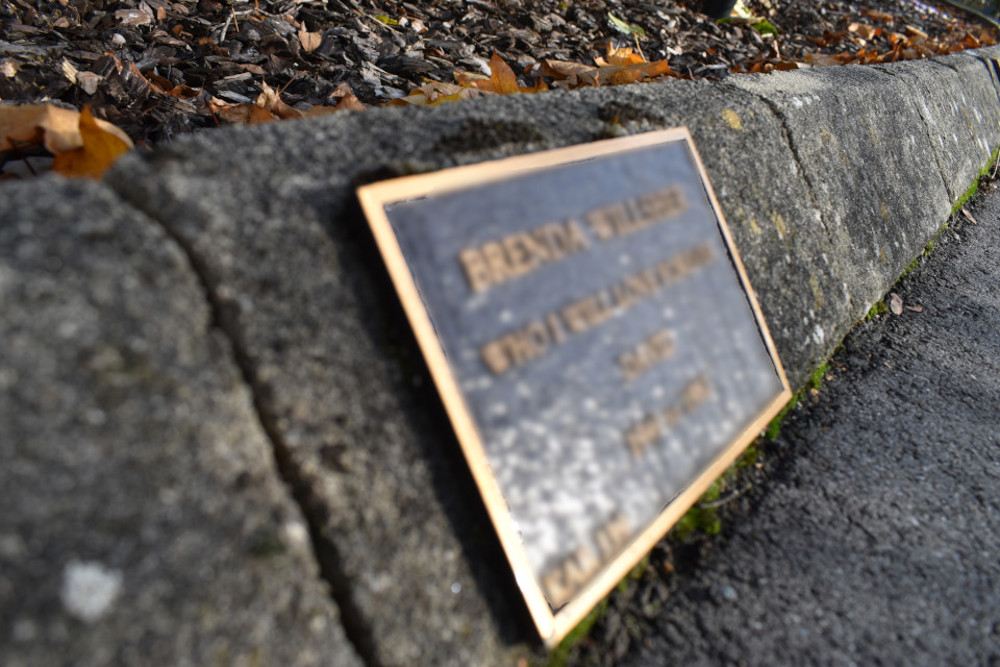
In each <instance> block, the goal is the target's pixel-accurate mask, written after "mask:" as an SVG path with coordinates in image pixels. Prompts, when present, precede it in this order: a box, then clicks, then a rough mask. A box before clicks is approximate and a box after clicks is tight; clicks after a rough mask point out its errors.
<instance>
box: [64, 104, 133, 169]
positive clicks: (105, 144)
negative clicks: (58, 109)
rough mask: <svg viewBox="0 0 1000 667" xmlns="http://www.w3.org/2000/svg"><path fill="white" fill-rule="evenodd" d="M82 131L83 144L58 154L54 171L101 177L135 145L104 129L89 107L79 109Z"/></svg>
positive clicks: (80, 128)
mask: <svg viewBox="0 0 1000 667" xmlns="http://www.w3.org/2000/svg"><path fill="white" fill-rule="evenodd" d="M79 131H80V137H81V139H82V141H83V146H81V147H80V148H77V149H75V150H71V151H67V152H65V153H59V154H58V155H56V157H55V160H54V161H53V162H52V171H54V172H56V173H57V174H62V175H63V176H72V177H84V178H100V177H101V176H102V175H103V174H104V172H105V171H107V170H108V167H110V166H111V165H112V164H113V163H114V161H115V160H117V159H118V158H119V157H121V156H122V154H123V153H127V152H128V151H129V150H131V148H132V142H131V141H123V140H122V139H121V137H119V136H118V135H117V134H116V133H114V132H108V131H107V130H105V129H104V128H102V127H101V125H100V124H99V123H98V121H97V120H96V119H95V118H94V117H93V115H91V113H90V107H89V106H86V107H84V108H83V111H81V112H80V121H79ZM126 139H128V137H126Z"/></svg>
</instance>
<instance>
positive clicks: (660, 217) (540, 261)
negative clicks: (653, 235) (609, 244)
mask: <svg viewBox="0 0 1000 667" xmlns="http://www.w3.org/2000/svg"><path fill="white" fill-rule="evenodd" d="M686 209H687V200H686V199H685V198H684V191H683V190H681V189H680V188H679V187H669V188H664V189H662V190H657V191H655V192H651V193H649V194H645V195H642V196H641V197H636V198H634V199H628V200H625V201H622V202H615V203H614V204H611V205H610V206H604V207H601V208H598V209H594V210H592V211H589V212H587V213H586V214H584V219H585V220H586V221H587V225H589V226H590V229H591V230H592V231H593V233H594V235H595V236H596V237H597V238H598V240H600V241H610V240H611V239H614V238H616V237H619V236H627V235H629V234H633V233H635V232H637V231H639V230H641V229H645V228H647V227H650V226H652V225H655V224H658V223H660V222H664V221H666V220H667V219H669V218H672V217H674V216H677V215H679V214H681V213H683V212H684V211H685V210H686ZM588 248H590V240H589V239H588V237H587V235H586V234H585V233H584V231H583V229H582V228H581V226H580V223H579V222H577V221H576V220H565V221H563V222H549V223H546V224H544V225H541V226H540V227H537V228H535V229H530V230H527V231H523V232H517V233H514V234H509V235H507V236H505V237H503V238H501V239H499V240H496V241H488V242H487V243H484V244H482V245H481V246H475V247H471V248H465V249H464V250H462V251H461V252H460V253H459V254H458V261H459V263H460V264H461V265H462V270H463V271H464V272H465V278H466V280H468V281H469V287H470V288H472V291H473V292H479V291H482V290H484V289H486V288H487V287H490V286H492V285H499V284H500V283H504V282H507V281H508V280H513V279H514V278H518V277H520V276H523V275H526V274H528V273H531V272H532V271H535V270H536V269H538V268H540V267H542V266H543V265H545V264H548V263H551V262H558V261H559V260H562V259H564V258H566V257H569V256H570V255H574V254H576V253H578V252H581V251H584V250H587V249H588Z"/></svg>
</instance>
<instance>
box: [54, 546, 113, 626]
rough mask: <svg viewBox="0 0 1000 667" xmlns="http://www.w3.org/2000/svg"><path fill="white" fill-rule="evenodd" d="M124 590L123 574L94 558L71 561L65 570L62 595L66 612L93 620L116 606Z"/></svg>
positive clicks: (88, 620)
mask: <svg viewBox="0 0 1000 667" xmlns="http://www.w3.org/2000/svg"><path fill="white" fill-rule="evenodd" d="M121 590H122V573H121V572H120V571H119V570H113V569H110V568H106V567H104V565H102V564H101V563H98V562H95V561H87V562H81V561H77V560H71V561H70V562H69V563H68V564H67V565H66V568H65V569H64V570H63V580H62V588H61V589H60V591H59V597H60V599H61V600H62V603H63V606H64V607H65V608H66V611H67V612H69V613H70V614H72V615H73V616H75V617H77V618H78V619H80V620H81V621H84V622H85V623H93V622H94V621H97V620H98V619H100V618H101V617H102V616H104V615H105V614H106V613H108V611H110V610H111V607H112V606H113V605H114V603H115V601H116V600H117V599H118V596H119V595H120V594H121Z"/></svg>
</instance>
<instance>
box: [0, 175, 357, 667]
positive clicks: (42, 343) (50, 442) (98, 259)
mask: <svg viewBox="0 0 1000 667" xmlns="http://www.w3.org/2000/svg"><path fill="white" fill-rule="evenodd" d="M0 340H2V341H3V344H2V345H0V460H2V461H3V464H2V465H0V508H2V511H0V664H3V665H5V667H18V666H29V665H30V666H36V665H68V664H73V665H108V664H115V665H212V664H218V665H250V664H266V665H275V664H280V665H331V664H336V665H348V666H349V665H359V664H361V663H360V662H359V660H358V659H357V656H356V654H355V653H354V651H353V649H352V647H351V646H350V644H349V643H348V642H347V640H346V638H345V635H344V632H343V629H342V627H341V622H340V616H339V613H338V609H337V607H336V605H335V604H334V603H333V602H332V601H331V599H330V596H329V592H328V591H327V588H326V586H325V585H324V583H323V581H322V580H321V579H320V578H319V577H318V575H317V566H316V562H315V560H314V557H313V555H312V550H311V546H310V537H309V532H308V529H307V526H306V524H305V523H304V522H303V520H302V518H301V515H300V513H299V511H298V508H297V507H296V506H295V504H294V503H293V502H292V501H291V499H290V496H289V494H288V490H287V488H286V487H285V486H284V484H283V483H282V482H281V480H280V478H279V477H278V475H277V471H276V468H275V464H274V457H273V453H272V451H271V447H270V444H269V443H268V441H267V438H266V437H265V436H264V433H263V431H262V429H261V427H260V423H259V421H258V419H257V417H256V415H255V413H254V410H253V407H252V404H251V396H250V394H249V392H248V391H247V389H246V386H245V384H244V383H243V381H242V378H241V377H240V374H239V371H238V369H237V367H236V365H235V363H233V361H232V350H231V348H230V346H229V344H228V342H227V340H226V339H225V337H224V336H223V335H221V334H220V332H219V331H218V329H216V328H215V327H214V326H213V325H212V322H211V314H210V309H209V306H208V303H207V301H206V299H205V294H204V292H203V290H202V288H201V287H200V286H199V284H198V281H197V279H196V276H195V274H194V272H193V271H192V270H191V267H190V265H189V263H188V261H187V259H186V257H185V255H184V253H183V252H182V251H181V250H180V248H179V247H178V246H177V244H176V243H174V242H173V241H172V240H170V239H169V238H168V237H167V236H166V234H165V233H164V232H163V230H162V228H161V227H160V226H159V225H157V224H156V223H154V222H152V221H151V220H149V219H148V218H146V217H145V216H143V215H142V214H141V213H139V212H138V211H136V210H135V209H132V208H131V207H129V206H128V205H127V204H125V203H124V202H122V201H121V200H120V199H117V198H116V197H115V196H114V195H113V194H111V192H110V191H109V190H108V189H107V188H105V187H103V186H98V185H93V184H84V183H70V182H67V181H64V180H57V179H49V178H46V179H42V180H39V181H36V182H32V183H25V184H4V186H3V188H2V189H0Z"/></svg>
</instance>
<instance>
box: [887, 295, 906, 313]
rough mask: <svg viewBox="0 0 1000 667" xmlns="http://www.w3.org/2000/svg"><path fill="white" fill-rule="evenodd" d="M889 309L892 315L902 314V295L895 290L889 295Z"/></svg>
mask: <svg viewBox="0 0 1000 667" xmlns="http://www.w3.org/2000/svg"><path fill="white" fill-rule="evenodd" d="M889 310H890V311H892V314H893V315H902V314H903V297H901V296H899V295H898V294H896V293H895V292H893V293H892V294H890V295H889Z"/></svg>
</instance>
